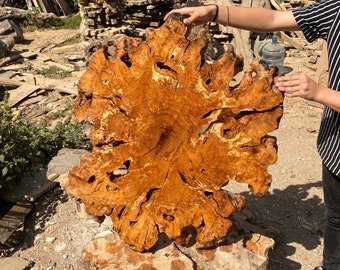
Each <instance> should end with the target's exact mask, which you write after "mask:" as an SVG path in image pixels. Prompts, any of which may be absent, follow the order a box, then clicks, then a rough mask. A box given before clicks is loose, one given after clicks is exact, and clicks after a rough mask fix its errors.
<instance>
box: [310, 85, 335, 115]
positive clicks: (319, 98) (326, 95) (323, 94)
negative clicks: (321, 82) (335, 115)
mask: <svg viewBox="0 0 340 270" xmlns="http://www.w3.org/2000/svg"><path fill="white" fill-rule="evenodd" d="M314 101H316V102H319V103H321V104H323V105H325V106H327V107H329V108H331V109H333V110H335V111H337V112H340V92H338V91H335V90H332V89H329V88H327V87H324V86H319V91H318V94H317V95H316V96H315V99H314Z"/></svg>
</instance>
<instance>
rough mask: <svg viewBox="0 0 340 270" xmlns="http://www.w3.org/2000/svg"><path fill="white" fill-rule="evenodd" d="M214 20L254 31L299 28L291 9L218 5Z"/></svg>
mask: <svg viewBox="0 0 340 270" xmlns="http://www.w3.org/2000/svg"><path fill="white" fill-rule="evenodd" d="M216 22H218V23H220V24H223V25H228V26H231V27H235V28H240V29H244V30H250V31H254V32H272V31H280V30H286V31H289V30H291V31H293V30H299V28H298V26H297V24H296V21H295V19H294V16H293V14H292V12H291V11H275V10H272V9H267V8H253V7H252V8H250V7H235V6H229V7H227V6H219V12H218V17H217V19H216Z"/></svg>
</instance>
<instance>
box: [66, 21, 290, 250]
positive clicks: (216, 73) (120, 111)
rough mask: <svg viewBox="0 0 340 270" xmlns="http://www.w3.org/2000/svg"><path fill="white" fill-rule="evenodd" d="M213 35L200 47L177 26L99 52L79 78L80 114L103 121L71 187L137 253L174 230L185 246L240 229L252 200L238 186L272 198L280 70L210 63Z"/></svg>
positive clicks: (236, 60)
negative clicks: (235, 219)
mask: <svg viewBox="0 0 340 270" xmlns="http://www.w3.org/2000/svg"><path fill="white" fill-rule="evenodd" d="M209 42H211V36H210V35H209V34H208V33H207V31H205V30H204V29H203V30H202V31H201V32H200V33H199V35H198V36H197V37H196V38H195V39H193V40H192V41H189V40H188V39H187V38H186V37H185V26H184V24H183V23H181V22H179V21H175V20H172V21H170V22H168V23H167V24H164V25H163V26H162V27H160V28H158V29H156V30H155V29H152V28H149V29H147V30H146V39H145V40H143V39H140V38H133V37H126V36H125V37H122V38H120V39H117V40H114V41H111V42H109V43H107V44H104V45H103V47H102V48H101V49H99V50H97V51H96V52H95V53H94V54H93V56H92V58H91V60H90V63H89V66H88V69H87V71H86V72H85V74H84V75H83V77H82V78H81V80H80V82H79V88H80V90H79V94H78V96H77V98H76V100H75V103H74V107H73V113H74V117H75V119H76V120H78V121H83V120H85V119H89V120H90V121H91V122H92V129H91V132H90V135H89V137H90V139H91V142H92V145H93V150H92V153H91V154H88V155H84V156H83V157H82V158H81V163H80V165H79V166H75V167H73V168H72V169H71V170H70V173H69V181H68V183H67V185H66V187H65V189H66V191H67V194H68V195H69V196H74V197H76V198H78V199H80V200H81V201H82V202H83V203H84V204H85V206H86V209H87V211H88V212H89V213H90V214H92V215H95V216H103V215H108V216H110V217H111V218H112V221H113V226H114V230H115V231H116V232H117V233H119V235H120V237H121V238H122V240H123V241H125V242H126V243H128V244H130V245H132V246H133V247H134V248H135V249H136V250H137V251H143V250H149V249H151V248H152V247H153V246H154V245H155V244H156V242H157V241H158V239H159V235H161V234H165V235H167V237H168V238H169V239H171V240H173V241H175V242H176V243H177V244H179V245H188V244H192V243H196V247H210V246H212V245H214V244H216V243H219V242H220V241H222V240H223V239H224V237H225V236H226V235H227V234H228V232H229V231H230V229H231V227H232V222H231V220H230V215H231V214H232V213H233V212H237V211H240V210H241V209H242V208H243V206H244V203H245V202H244V198H243V197H242V196H240V195H237V194H231V193H230V192H228V191H226V190H225V187H226V185H227V184H228V182H229V181H230V180H235V181H237V182H240V183H246V184H247V185H248V186H249V189H250V191H251V192H253V193H254V194H255V195H257V196H263V195H265V194H266V192H267V190H268V188H269V186H270V183H271V175H270V174H268V172H267V167H268V166H269V165H271V164H273V163H275V162H276V160H277V153H276V139H275V138H274V137H270V136H268V135H267V134H268V133H269V132H271V131H273V130H274V129H276V128H277V127H278V123H279V120H280V118H281V116H282V112H283V111H282V102H283V96H282V94H281V93H280V92H279V91H278V90H277V89H275V86H274V85H275V83H274V80H275V78H276V76H277V71H276V69H271V70H270V71H267V70H265V69H264V68H263V67H262V66H261V65H260V64H257V63H253V64H252V65H251V66H250V67H249V69H248V70H246V72H245V73H244V76H243V79H242V80H241V82H240V84H239V85H238V86H237V87H233V88H231V87H230V83H231V81H232V80H233V78H234V76H235V75H236V74H237V73H239V72H240V71H241V70H242V69H243V58H242V57H241V56H238V55H235V53H234V52H233V51H230V52H228V53H225V54H224V55H223V56H222V57H221V58H220V59H219V60H217V61H215V62H213V63H212V64H209V63H207V62H206V61H205V59H204V58H203V57H202V52H203V51H204V50H205V49H206V47H207V44H208V43H209Z"/></svg>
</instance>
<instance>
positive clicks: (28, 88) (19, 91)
mask: <svg viewBox="0 0 340 270" xmlns="http://www.w3.org/2000/svg"><path fill="white" fill-rule="evenodd" d="M39 88H40V87H39V86H36V85H32V84H28V83H23V84H22V85H20V86H19V87H18V88H16V89H14V90H10V91H8V93H9V99H8V103H9V105H10V106H12V107H13V106H15V105H17V104H18V103H20V101H22V100H24V99H25V98H27V97H28V96H29V95H31V94H32V93H34V92H35V91H37V90H38V89H39Z"/></svg>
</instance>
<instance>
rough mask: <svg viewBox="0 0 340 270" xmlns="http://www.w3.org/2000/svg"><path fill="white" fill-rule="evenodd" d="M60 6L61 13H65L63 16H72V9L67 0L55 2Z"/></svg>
mask: <svg viewBox="0 0 340 270" xmlns="http://www.w3.org/2000/svg"><path fill="white" fill-rule="evenodd" d="M55 1H56V2H57V4H58V6H59V7H60V9H61V11H62V12H63V14H64V15H65V16H67V15H70V14H71V13H72V10H71V8H70V7H69V5H68V4H67V2H66V1H65V0H55Z"/></svg>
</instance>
